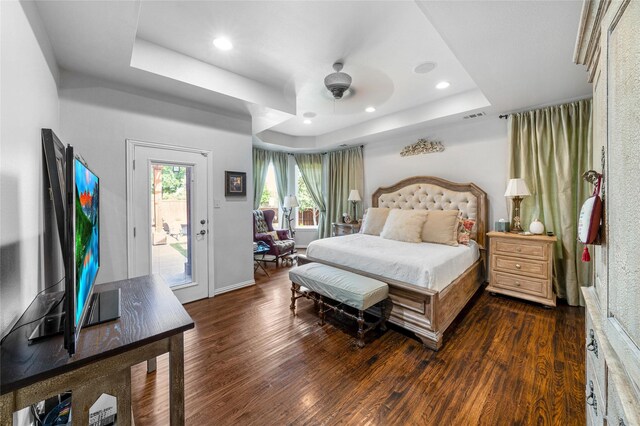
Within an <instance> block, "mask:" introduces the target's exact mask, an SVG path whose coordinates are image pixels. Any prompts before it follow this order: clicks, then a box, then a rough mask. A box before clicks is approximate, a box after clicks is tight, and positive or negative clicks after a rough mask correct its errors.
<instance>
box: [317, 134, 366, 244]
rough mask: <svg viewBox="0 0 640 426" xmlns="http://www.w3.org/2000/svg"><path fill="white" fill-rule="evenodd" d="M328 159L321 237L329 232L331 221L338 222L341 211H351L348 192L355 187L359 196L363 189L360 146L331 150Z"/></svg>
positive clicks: (362, 164) (328, 234)
mask: <svg viewBox="0 0 640 426" xmlns="http://www.w3.org/2000/svg"><path fill="white" fill-rule="evenodd" d="M327 155H328V156H329V159H328V167H329V173H328V197H327V215H326V219H325V220H326V224H325V228H324V234H320V235H321V236H323V237H329V236H330V234H331V226H330V224H331V223H332V222H340V221H341V220H342V214H343V213H350V214H352V213H351V211H352V207H351V203H350V202H349V201H347V199H348V198H349V192H350V191H351V190H352V189H357V190H358V191H359V192H360V196H362V194H363V189H364V160H363V152H362V147H361V146H358V147H355V148H348V149H344V150H341V151H332V152H329V153H328V154H327Z"/></svg>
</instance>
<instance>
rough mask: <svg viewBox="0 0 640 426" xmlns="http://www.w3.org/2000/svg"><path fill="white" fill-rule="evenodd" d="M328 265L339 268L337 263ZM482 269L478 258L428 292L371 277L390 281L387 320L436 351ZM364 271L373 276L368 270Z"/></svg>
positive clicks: (479, 280)
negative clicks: (444, 285) (390, 304)
mask: <svg viewBox="0 0 640 426" xmlns="http://www.w3.org/2000/svg"><path fill="white" fill-rule="evenodd" d="M313 261H314V262H319V263H325V262H322V261H318V260H316V259H314V260H313ZM310 262H311V260H309V259H308V258H307V257H306V256H304V255H300V256H299V257H298V263H299V264H300V265H303V264H305V263H310ZM330 265H331V266H334V267H337V268H341V266H340V265H335V264H330ZM341 269H348V268H344V267H342V268H341ZM348 270H350V271H351V272H356V273H358V271H354V270H351V269H348ZM483 271H484V268H483V261H482V259H479V260H478V261H476V262H475V263H474V264H473V265H471V266H470V267H469V268H468V269H467V270H466V271H465V272H464V273H463V274H462V275H460V276H459V277H458V278H457V279H456V280H455V281H454V282H452V283H451V284H449V285H448V286H447V288H445V289H444V290H443V291H441V292H430V291H426V290H425V289H424V288H420V287H415V289H412V288H411V287H412V286H410V285H407V284H404V285H401V284H398V283H394V282H389V280H385V278H383V277H379V276H376V277H374V278H376V279H378V280H380V281H382V282H386V283H387V284H388V285H389V297H390V298H391V301H392V302H393V310H392V311H391V317H390V318H389V322H391V323H393V324H396V325H399V326H400V327H402V328H404V329H406V330H409V331H411V332H413V333H414V334H415V335H416V336H417V337H418V338H419V339H420V340H421V341H422V343H423V344H424V346H426V347H427V348H429V349H433V350H435V351H437V350H438V349H440V347H441V346H442V342H443V335H444V332H445V330H446V329H447V328H448V327H449V326H450V325H451V323H452V322H453V320H454V319H455V318H456V317H457V316H458V314H459V313H460V312H461V311H462V310H463V309H464V307H465V306H466V305H467V303H468V302H469V300H470V299H471V298H472V297H473V295H474V294H475V293H476V291H477V290H478V288H480V287H481V286H482V284H484V272H483ZM360 273H361V274H362V272H360ZM363 275H367V276H370V277H372V275H371V274H363Z"/></svg>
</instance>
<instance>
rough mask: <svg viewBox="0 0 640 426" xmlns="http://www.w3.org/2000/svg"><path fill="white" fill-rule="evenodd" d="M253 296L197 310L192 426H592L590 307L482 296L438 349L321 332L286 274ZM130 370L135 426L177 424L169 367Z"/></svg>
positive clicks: (190, 360) (344, 326) (340, 328)
mask: <svg viewBox="0 0 640 426" xmlns="http://www.w3.org/2000/svg"><path fill="white" fill-rule="evenodd" d="M269 272H270V273H271V278H270V279H269V278H267V277H266V276H265V275H264V274H263V273H261V272H258V273H257V275H256V281H257V284H256V285H255V286H252V287H248V288H244V289H241V290H237V291H234V292H231V293H226V294H222V295H219V296H216V297H215V298H212V299H207V300H202V301H199V302H194V303H191V304H189V305H186V308H187V310H188V311H189V313H190V314H191V315H192V317H193V319H194V320H195V323H196V327H195V329H194V330H191V331H189V332H187V333H186V334H185V392H186V418H187V424H188V425H227V424H229V425H250V424H259V425H281V424H325V425H331V424H338V423H340V424H379V425H389V424H407V425H409V424H420V425H473V424H483V425H485V424H486V425H502V424H505V425H527V424H536V425H542V424H559V425H582V424H584V423H585V415H584V412H585V405H584V378H583V371H584V349H583V348H584V310H583V309H582V308H573V307H568V306H566V305H560V306H558V308H556V309H544V308H542V307H541V306H540V305H536V304H532V303H526V302H521V301H518V300H515V299H509V298H506V297H499V296H496V297H494V296H490V295H489V294H488V293H486V292H481V293H479V294H478V295H477V297H475V299H474V300H473V301H472V302H471V303H470V305H469V307H468V308H467V309H466V310H465V311H464V312H463V313H462V314H461V315H460V317H458V320H457V321H456V323H455V324H454V325H452V327H451V328H450V330H449V332H448V334H447V338H446V340H445V344H444V347H443V348H442V349H441V350H440V351H439V352H433V351H431V350H428V349H424V348H423V347H422V345H421V344H420V343H419V341H418V340H416V339H415V338H412V337H410V335H408V334H406V333H403V332H402V330H400V329H398V328H392V329H390V330H388V331H387V332H386V333H384V334H381V335H375V333H371V334H372V336H369V338H368V339H366V342H367V344H366V346H365V347H364V349H358V348H357V347H356V346H355V343H354V331H355V328H356V325H355V324H354V323H350V322H344V323H342V322H340V321H338V320H336V319H334V320H332V321H330V322H329V324H327V325H325V326H324V327H320V326H318V325H317V316H316V315H315V313H314V312H313V304H312V303H311V302H309V301H307V300H304V299H301V300H299V301H298V306H299V309H298V316H296V317H293V316H292V315H291V311H290V310H289V302H290V301H289V297H290V291H289V286H290V282H289V281H288V268H280V269H279V270H277V271H276V270H275V269H274V267H273V266H270V269H269ZM145 368H146V367H145V365H142V364H141V365H138V366H136V367H135V368H134V369H133V370H132V388H133V390H132V392H133V395H132V400H133V408H134V413H135V422H136V425H161V424H168V420H167V414H168V404H167V401H168V360H167V357H166V356H164V357H161V358H159V359H158V370H157V371H156V372H155V373H152V374H149V375H147V374H146V369H145Z"/></svg>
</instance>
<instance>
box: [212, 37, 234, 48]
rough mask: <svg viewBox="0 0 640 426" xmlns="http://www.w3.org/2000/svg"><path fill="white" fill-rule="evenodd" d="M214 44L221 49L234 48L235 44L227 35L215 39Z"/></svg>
mask: <svg viewBox="0 0 640 426" xmlns="http://www.w3.org/2000/svg"><path fill="white" fill-rule="evenodd" d="M213 45H214V46H215V47H217V48H218V49H220V50H231V49H233V44H232V43H231V40H229V39H228V38H226V37H218V38H215V39H213Z"/></svg>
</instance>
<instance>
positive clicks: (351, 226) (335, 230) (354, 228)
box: [331, 222, 360, 237]
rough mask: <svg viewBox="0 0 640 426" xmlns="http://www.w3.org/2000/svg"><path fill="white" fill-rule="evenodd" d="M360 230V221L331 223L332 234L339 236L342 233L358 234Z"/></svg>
mask: <svg viewBox="0 0 640 426" xmlns="http://www.w3.org/2000/svg"><path fill="white" fill-rule="evenodd" d="M358 232H360V222H358V223H341V222H333V223H332V224H331V236H332V237H339V236H341V235H349V234H357V233H358Z"/></svg>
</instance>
